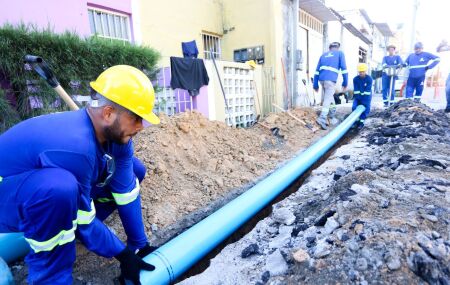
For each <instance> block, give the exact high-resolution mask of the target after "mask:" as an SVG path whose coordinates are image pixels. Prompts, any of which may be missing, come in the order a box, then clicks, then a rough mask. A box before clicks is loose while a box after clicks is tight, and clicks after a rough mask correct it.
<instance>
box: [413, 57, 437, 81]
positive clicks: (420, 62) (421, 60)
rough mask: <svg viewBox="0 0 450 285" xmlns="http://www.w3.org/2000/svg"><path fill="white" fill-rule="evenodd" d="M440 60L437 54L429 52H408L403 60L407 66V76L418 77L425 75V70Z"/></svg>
mask: <svg viewBox="0 0 450 285" xmlns="http://www.w3.org/2000/svg"><path fill="white" fill-rule="evenodd" d="M440 60H441V59H440V58H439V57H438V56H436V55H434V54H431V53H429V52H421V53H419V54H416V53H412V54H410V55H409V56H408V58H407V59H406V60H405V64H406V66H407V67H409V77H411V78H418V77H422V76H425V73H426V71H427V70H428V69H431V68H433V67H435V66H436V65H437V64H438V63H439V61H440Z"/></svg>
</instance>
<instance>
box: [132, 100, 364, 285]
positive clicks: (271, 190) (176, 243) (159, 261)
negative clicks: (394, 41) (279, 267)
mask: <svg viewBox="0 0 450 285" xmlns="http://www.w3.org/2000/svg"><path fill="white" fill-rule="evenodd" d="M364 110H365V107H364V106H358V107H357V108H356V110H355V111H354V112H352V113H351V114H350V115H349V116H348V117H347V119H345V120H344V121H343V122H342V123H341V124H339V125H338V126H337V127H336V128H334V129H333V130H332V131H331V132H329V133H328V134H327V135H326V136H325V137H323V138H321V139H320V140H319V141H318V142H316V143H315V144H314V145H312V146H310V147H309V148H308V149H306V150H305V151H303V152H302V153H300V154H299V155H298V156H297V157H295V158H294V159H292V160H291V161H290V162H288V163H287V164H286V165H284V166H283V167H281V168H280V169H278V170H276V171H275V172H273V173H272V174H270V175H269V176H268V177H267V178H265V179H264V180H262V181H260V182H259V183H258V184H256V185H255V186H253V187H252V188H250V189H249V190H247V191H246V192H244V193H243V194H241V195H240V196H238V197H237V198H235V199H234V200H232V201H231V202H229V203H228V204H226V205H225V206H223V207H222V208H220V209H219V210H217V211H216V212H214V213H213V214H211V215H210V216H208V217H206V218H205V219H203V220H202V221H200V222H199V223H197V224H196V225H194V226H193V227H191V228H190V229H188V230H187V231H185V232H184V233H182V234H180V235H179V236H177V237H175V238H174V239H172V240H171V241H169V242H168V243H166V244H164V245H163V246H161V247H160V248H158V249H157V250H156V251H154V252H153V253H151V254H150V255H148V256H146V257H144V260H145V261H146V262H148V263H150V264H153V265H154V266H155V267H156V269H155V270H154V271H141V283H142V284H143V285H146V284H158V285H159V284H170V283H173V282H175V280H176V279H177V278H178V277H179V276H181V275H182V274H183V273H184V272H186V271H187V270H188V269H189V268H190V267H192V266H193V265H194V264H195V263H197V262H198V261H199V260H200V259H202V258H203V257H204V256H205V255H207V254H208V253H209V252H210V251H211V250H213V249H214V248H215V247H216V246H218V245H219V244H220V243H221V242H222V241H224V240H225V239H226V238H227V237H229V236H230V235H231V234H232V233H233V232H235V231H236V230H237V229H239V227H241V226H242V225H243V224H244V223H245V222H247V221H248V220H250V218H251V217H253V216H254V215H256V214H257V213H258V212H259V211H260V210H261V209H263V208H264V207H265V206H266V205H267V204H269V203H270V202H271V201H272V200H273V199H275V198H276V197H277V196H278V195H279V194H280V193H281V192H283V191H284V190H285V189H286V188H287V187H288V186H289V185H290V184H291V183H292V182H294V181H295V180H297V178H298V177H299V176H300V175H302V174H303V173H304V172H305V171H306V170H308V169H309V168H310V167H311V166H312V165H313V164H314V163H315V162H316V161H317V160H319V159H320V158H321V157H322V156H323V155H324V154H325V153H326V152H327V151H328V150H330V149H331V148H332V147H333V146H334V144H336V143H337V142H338V141H339V140H340V139H341V138H342V137H343V136H344V135H345V133H347V131H348V130H349V129H350V128H351V126H352V125H353V124H354V123H355V121H356V120H357V119H359V116H360V115H361V114H362V112H364Z"/></svg>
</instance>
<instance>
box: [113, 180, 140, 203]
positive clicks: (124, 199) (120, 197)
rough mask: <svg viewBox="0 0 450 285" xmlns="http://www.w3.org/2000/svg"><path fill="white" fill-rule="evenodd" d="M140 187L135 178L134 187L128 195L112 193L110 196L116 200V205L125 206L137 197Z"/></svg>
mask: <svg viewBox="0 0 450 285" xmlns="http://www.w3.org/2000/svg"><path fill="white" fill-rule="evenodd" d="M140 189H141V187H140V186H139V180H138V179H137V178H136V187H135V188H134V189H133V190H131V191H130V192H128V193H114V192H112V196H113V197H114V200H116V204H117V205H126V204H129V203H131V202H133V201H134V200H136V198H137V197H138V196H139V190H140Z"/></svg>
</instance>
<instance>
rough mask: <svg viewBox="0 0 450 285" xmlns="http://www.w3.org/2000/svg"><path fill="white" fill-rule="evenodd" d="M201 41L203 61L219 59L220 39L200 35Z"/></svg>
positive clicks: (209, 35)
mask: <svg viewBox="0 0 450 285" xmlns="http://www.w3.org/2000/svg"><path fill="white" fill-rule="evenodd" d="M202 39H203V53H204V57H205V59H211V58H212V56H214V59H220V57H221V55H222V50H221V47H220V37H219V36H214V35H211V34H202Z"/></svg>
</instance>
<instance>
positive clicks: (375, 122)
mask: <svg viewBox="0 0 450 285" xmlns="http://www.w3.org/2000/svg"><path fill="white" fill-rule="evenodd" d="M366 122H367V124H366V125H367V127H366V128H365V129H364V130H363V131H362V132H361V133H360V136H359V137H357V138H356V139H354V140H352V141H351V142H350V143H349V144H346V145H343V146H341V147H340V148H339V149H337V151H336V153H335V154H334V155H333V156H332V157H330V158H329V159H328V160H327V161H326V162H325V163H323V164H322V165H321V166H320V167H319V168H317V169H315V170H314V171H313V172H312V175H311V176H309V178H308V179H307V180H306V182H305V183H304V184H303V185H302V187H301V188H300V189H299V191H297V192H295V193H294V194H292V195H291V196H289V197H288V198H287V199H285V200H283V201H281V202H280V203H277V204H275V205H274V206H273V213H272V214H271V216H269V217H268V218H266V219H264V220H262V221H260V222H259V223H258V224H257V225H256V227H255V228H254V229H253V230H252V231H251V232H250V233H249V234H247V235H246V236H245V237H244V238H242V239H241V240H239V241H238V242H236V243H233V244H229V245H227V247H225V249H224V250H223V251H222V252H221V253H220V254H219V255H217V256H216V257H215V258H214V259H212V260H211V265H210V266H209V267H208V268H207V269H206V271H204V272H203V273H202V274H199V275H197V276H193V277H191V278H188V279H186V280H184V281H183V282H181V284H183V285H191V284H260V285H262V284H450V172H449V170H450V130H449V126H450V117H449V115H447V114H445V113H444V112H442V111H433V110H431V109H430V108H428V107H427V106H425V105H423V104H419V103H414V102H412V101H410V100H404V101H401V102H399V103H396V104H395V105H394V106H392V107H391V108H389V109H387V110H385V111H383V112H381V113H379V116H375V117H372V118H369V119H368V120H367V121H366Z"/></svg>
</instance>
